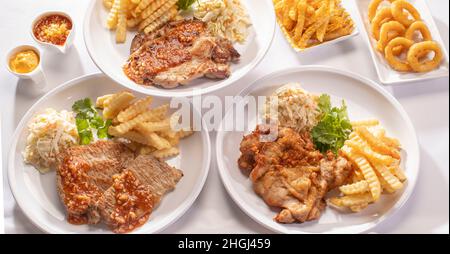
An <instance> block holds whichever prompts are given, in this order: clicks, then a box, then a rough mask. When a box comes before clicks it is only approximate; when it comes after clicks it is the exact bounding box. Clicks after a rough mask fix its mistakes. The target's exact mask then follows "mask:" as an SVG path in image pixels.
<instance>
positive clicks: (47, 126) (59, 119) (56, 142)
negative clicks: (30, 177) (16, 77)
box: [22, 108, 79, 173]
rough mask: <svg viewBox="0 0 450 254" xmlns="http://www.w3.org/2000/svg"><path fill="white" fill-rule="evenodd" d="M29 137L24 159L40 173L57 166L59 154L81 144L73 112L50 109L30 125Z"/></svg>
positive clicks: (34, 119)
mask: <svg viewBox="0 0 450 254" xmlns="http://www.w3.org/2000/svg"><path fill="white" fill-rule="evenodd" d="M28 131H29V134H28V137H27V145H26V148H25V151H24V152H23V154H22V155H23V157H24V161H25V163H28V164H31V165H33V166H34V167H35V168H36V169H37V170H39V172H41V173H46V172H49V171H50V169H51V167H52V166H54V165H56V162H57V161H56V159H57V155H58V153H60V152H61V151H64V150H65V149H67V148H69V147H71V146H74V145H77V144H78V142H79V139H78V133H77V127H76V124H75V118H74V116H73V112H70V111H66V110H62V111H59V112H58V111H56V110H55V109H52V108H48V109H46V110H45V111H44V112H43V113H41V114H38V115H36V116H35V117H34V118H33V119H32V120H31V121H30V123H29V124H28Z"/></svg>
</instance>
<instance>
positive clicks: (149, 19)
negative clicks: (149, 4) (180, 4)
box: [138, 0, 177, 30]
mask: <svg viewBox="0 0 450 254" xmlns="http://www.w3.org/2000/svg"><path fill="white" fill-rule="evenodd" d="M158 1H159V0H156V1H155V3H157V2H158ZM158 3H159V2H158ZM176 3H177V0H167V1H166V2H165V3H164V4H163V5H162V6H161V8H159V9H158V10H157V11H155V12H153V13H151V14H150V15H148V16H146V17H144V14H146V13H145V12H143V13H142V15H141V18H142V19H143V21H142V22H141V23H140V24H139V27H138V29H139V30H142V29H144V28H145V27H146V26H148V25H150V24H151V23H153V22H155V21H156V20H157V19H158V18H160V17H161V16H162V15H164V14H165V13H167V12H168V11H169V10H170V8H172V7H173V6H175V4H176Z"/></svg>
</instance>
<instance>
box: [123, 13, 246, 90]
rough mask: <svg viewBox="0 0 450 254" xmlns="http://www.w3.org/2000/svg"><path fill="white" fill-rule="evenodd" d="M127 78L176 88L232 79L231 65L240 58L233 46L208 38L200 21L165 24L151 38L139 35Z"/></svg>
mask: <svg viewBox="0 0 450 254" xmlns="http://www.w3.org/2000/svg"><path fill="white" fill-rule="evenodd" d="M130 51H131V55H130V57H129V59H128V61H127V63H126V64H125V66H124V68H123V69H124V72H125V74H126V75H127V76H128V77H129V78H130V79H131V80H133V81H134V82H136V83H138V84H141V85H159V86H162V87H165V88H173V87H176V86H178V85H186V84H188V83H190V82H191V81H192V80H194V79H197V78H201V77H207V78H217V79H224V78H227V77H229V76H230V74H231V70H230V62H235V61H237V60H238V59H239V57H240V55H239V53H238V52H237V51H236V49H234V47H233V45H232V44H231V42H230V41H229V40H227V39H224V38H219V37H214V36H211V35H210V34H209V32H208V31H207V29H206V24H205V23H204V22H202V21H200V20H182V21H175V22H171V23H168V24H166V25H165V26H164V27H163V28H161V29H160V30H158V31H156V32H154V33H152V34H148V35H146V34H143V33H140V34H138V35H136V37H135V38H134V39H133V42H132V45H131V49H130Z"/></svg>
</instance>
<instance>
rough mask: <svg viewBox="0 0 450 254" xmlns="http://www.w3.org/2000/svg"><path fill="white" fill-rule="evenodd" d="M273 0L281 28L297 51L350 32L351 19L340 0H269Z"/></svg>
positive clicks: (352, 27) (351, 26) (351, 27)
mask: <svg viewBox="0 0 450 254" xmlns="http://www.w3.org/2000/svg"><path fill="white" fill-rule="evenodd" d="M273 3H274V6H275V12H276V16H277V21H278V23H279V25H280V27H281V30H282V31H283V33H284V35H285V36H286V38H287V40H288V41H289V43H290V44H291V46H292V47H293V48H294V49H296V50H298V51H301V50H303V49H306V48H309V47H312V46H315V45H318V44H320V43H323V42H325V41H330V40H334V39H336V38H339V37H342V36H345V35H349V34H351V33H352V32H353V29H354V23H353V21H352V19H351V17H350V15H349V14H348V13H347V11H345V9H344V8H343V7H342V6H341V1H340V0H273Z"/></svg>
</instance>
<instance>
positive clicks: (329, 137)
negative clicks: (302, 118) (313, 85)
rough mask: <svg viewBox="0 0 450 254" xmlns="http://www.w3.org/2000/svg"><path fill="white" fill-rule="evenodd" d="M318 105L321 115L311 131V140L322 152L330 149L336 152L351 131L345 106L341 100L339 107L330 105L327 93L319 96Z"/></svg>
mask: <svg viewBox="0 0 450 254" xmlns="http://www.w3.org/2000/svg"><path fill="white" fill-rule="evenodd" d="M318 106H319V110H320V112H321V116H320V121H319V123H318V124H317V125H316V126H315V127H314V128H313V129H312V132H311V135H312V138H313V142H314V144H315V145H316V147H317V149H319V150H320V151H321V152H322V153H325V152H327V151H332V152H333V153H335V154H337V152H338V151H339V149H340V148H341V147H342V146H344V142H345V141H346V140H347V139H348V137H349V135H350V133H351V132H352V125H351V123H350V120H349V118H348V113H347V106H346V105H345V102H344V101H342V105H341V107H340V108H337V107H332V105H331V101H330V96H329V95H327V94H322V95H321V96H320V98H319V103H318Z"/></svg>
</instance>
